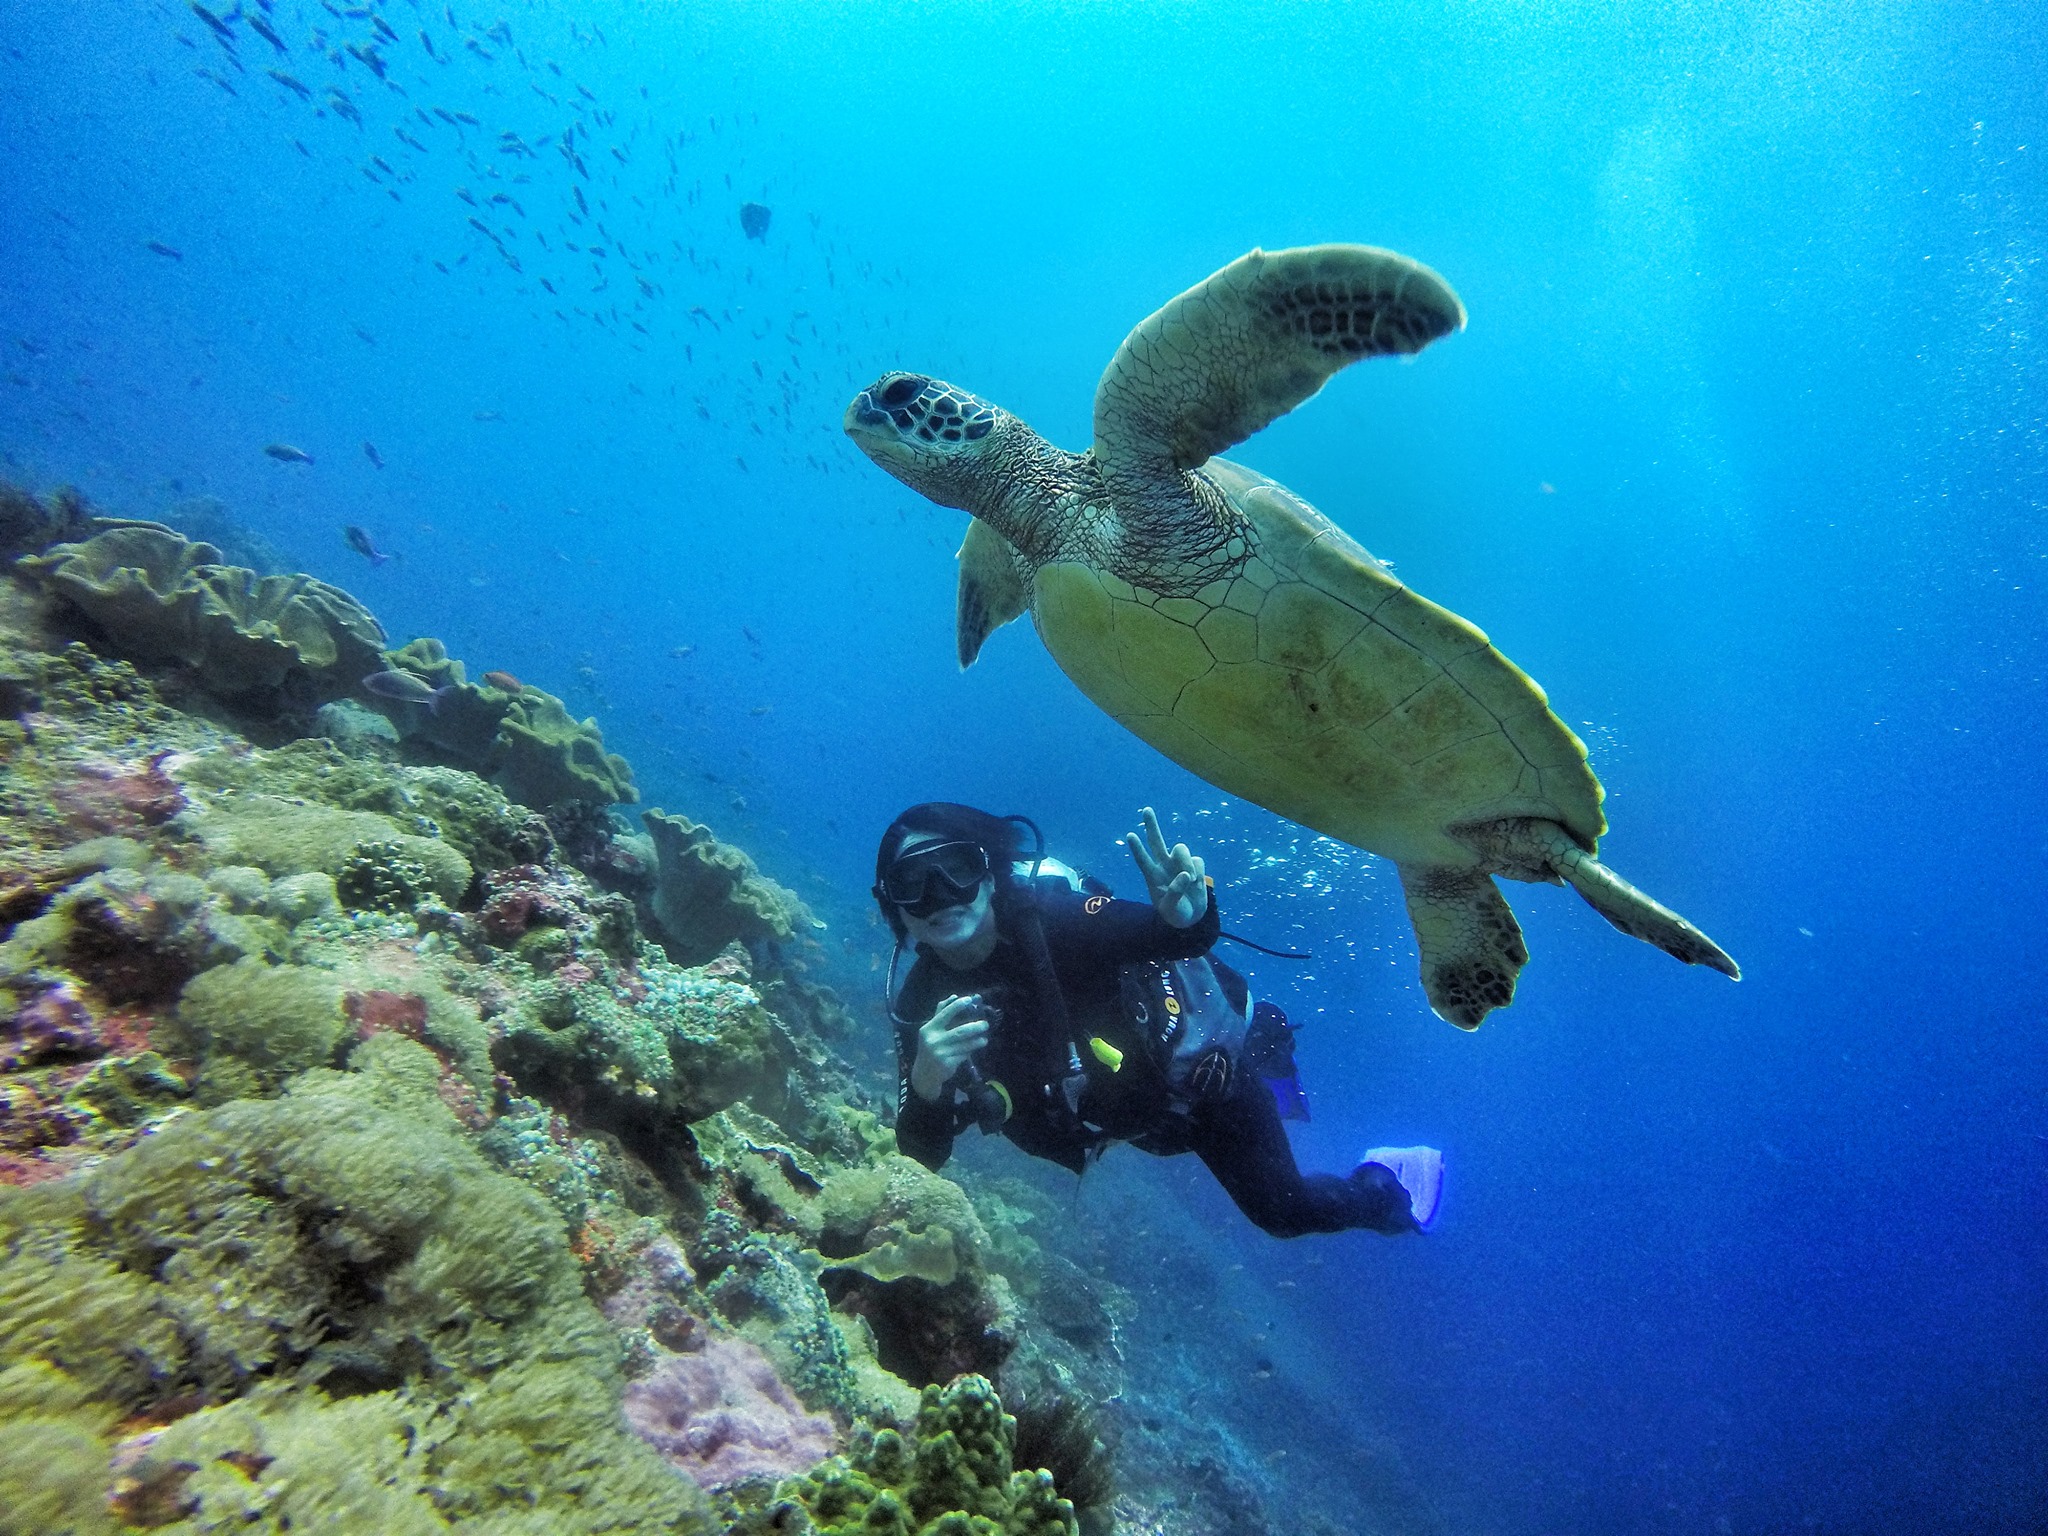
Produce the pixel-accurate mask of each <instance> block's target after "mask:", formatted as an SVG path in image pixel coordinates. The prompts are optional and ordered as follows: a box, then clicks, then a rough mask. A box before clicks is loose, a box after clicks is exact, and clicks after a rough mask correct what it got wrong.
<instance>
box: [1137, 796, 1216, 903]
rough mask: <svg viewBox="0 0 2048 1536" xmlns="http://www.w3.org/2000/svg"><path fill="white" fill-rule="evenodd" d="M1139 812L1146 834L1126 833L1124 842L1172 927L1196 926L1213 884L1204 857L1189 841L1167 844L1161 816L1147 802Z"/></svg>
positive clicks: (1153, 901)
mask: <svg viewBox="0 0 2048 1536" xmlns="http://www.w3.org/2000/svg"><path fill="white" fill-rule="evenodd" d="M1138 815H1139V816H1140V817H1141V818H1142V819H1143V821H1144V823H1145V829H1144V832H1143V834H1142V835H1141V834H1139V833H1137V832H1129V833H1126V834H1125V835H1124V846H1125V847H1126V848H1128V849H1130V850H1131V857H1132V858H1134V859H1136V860H1137V861H1138V869H1139V871H1140V873H1142V874H1143V875H1144V877H1145V888H1146V889H1147V890H1149V891H1150V892H1151V893H1152V905H1153V906H1155V907H1157V908H1158V909H1159V915H1160V916H1161V917H1162V918H1164V919H1165V920H1166V922H1167V924H1168V925H1169V926H1170V927H1174V928H1192V927H1193V926H1194V925H1195V924H1196V923H1199V922H1200V921H1201V920H1202V914H1203V913H1205V912H1207V911H1208V910H1209V887H1208V883H1207V881H1206V880H1205V879H1204V878H1203V877H1204V873H1205V872H1204V869H1203V866H1202V861H1201V860H1200V859H1198V858H1196V857H1195V856H1194V855H1193V854H1192V853H1189V852H1188V845H1187V844H1186V843H1175V844H1174V845H1173V846H1172V847H1171V848H1168V847H1167V846H1166V837H1165V834H1164V833H1162V832H1161V831H1160V830H1159V818H1158V816H1156V815H1155V814H1153V811H1152V807H1151V806H1149V805H1148V806H1146V807H1145V808H1144V809H1143V810H1142V811H1140V812H1139V813H1138Z"/></svg>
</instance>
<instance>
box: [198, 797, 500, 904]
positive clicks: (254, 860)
mask: <svg viewBox="0 0 2048 1536" xmlns="http://www.w3.org/2000/svg"><path fill="white" fill-rule="evenodd" d="M179 825H180V826H181V827H182V828H183V829H184V830H185V831H186V832H188V833H189V834H191V835H192V836H194V837H196V838H198V839H199V841H200V842H201V843H202V844H204V845H205V848H206V850H207V852H208V853H210V854H211V855H213V857H215V858H216V859H219V860H221V861H222V862H224V863H234V864H253V865H255V866H256V867H257V868H259V869H262V870H264V871H265V872H267V873H269V874H271V875H274V876H287V875H302V874H306V873H308V872H313V871H317V872H319V873H321V874H327V875H332V876H334V877H335V878H336V880H337V881H339V879H340V877H341V875H342V873H343V872H344V871H345V870H347V869H349V868H350V865H351V861H352V860H355V859H356V858H357V856H358V853H359V850H361V849H362V847H363V845H365V844H375V845H386V846H390V847H394V848H396V849H397V850H398V856H399V857H402V858H404V859H406V860H409V861H410V862H411V863H412V864H414V865H417V866H418V869H419V873H420V876H421V877H422V879H423V882H424V885H425V887H426V889H428V890H430V891H432V892H433V894H434V895H436V896H438V897H440V899H441V900H443V901H445V902H449V903H451V904H452V903H454V902H457V901H460V900H461V899H462V894H463V892H465V891H466V890H468V889H469V882H470V877H471V871H470V865H469V860H467V859H465V858H464V857H463V856H462V855H461V854H460V853H458V852H457V851H456V850H455V849H454V848H452V847H450V846H449V845H448V844H447V843H446V842H445V841H443V840H442V839H441V838H438V837H419V836H415V835H413V834H411V833H408V832H404V831H401V830H400V828H399V826H398V824H397V823H396V822H394V821H393V820H392V819H391V818H390V817H388V816H379V815H378V814H377V813H376V812H374V811H344V810H339V809H337V808H335V807H334V806H331V805H318V804H310V803H307V802H304V801H299V800H287V799H283V798H281V797H279V796H277V795H267V794H258V793H253V792H248V791H238V790H223V791H221V792H219V793H217V794H214V795H210V796H206V797H203V798H202V799H200V800H199V802H198V803H196V804H195V805H194V806H193V808H192V809H191V810H190V811H187V812H185V813H184V814H183V815H182V816H181V817H180V818H179Z"/></svg>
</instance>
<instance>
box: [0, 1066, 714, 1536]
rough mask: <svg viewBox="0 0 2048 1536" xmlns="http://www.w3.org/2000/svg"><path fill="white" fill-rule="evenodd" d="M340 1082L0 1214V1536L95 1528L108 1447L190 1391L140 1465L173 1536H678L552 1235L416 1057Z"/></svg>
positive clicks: (167, 1141)
mask: <svg viewBox="0 0 2048 1536" xmlns="http://www.w3.org/2000/svg"><path fill="white" fill-rule="evenodd" d="M351 1064H352V1067H354V1068H355V1070H351V1071H346V1072H339V1071H329V1070H315V1071H311V1072H308V1073H305V1074H303V1075H302V1076H300V1077H299V1078H298V1079H296V1080H295V1081H294V1082H293V1083H292V1084H291V1086H290V1087H289V1089H288V1090H287V1091H286V1092H285V1094H284V1095H283V1096H282V1097H280V1098H277V1099H270V1100H243V1101H238V1102H236V1103H232V1104H228V1105H224V1106H222V1107H220V1108H217V1109H213V1110H208V1111H202V1112H195V1113H191V1114H186V1115H183V1116H181V1117H178V1118H175V1119H173V1120H172V1121H170V1122H169V1123H168V1124H166V1125H165V1126H164V1127H162V1128H161V1129H160V1130H159V1131H158V1132H157V1133H156V1134H155V1135H153V1136H150V1137H148V1138H146V1139H144V1140H143V1141H141V1142H139V1143H137V1144H136V1145H135V1146H133V1147H132V1148H130V1149H129V1150H127V1151H125V1152H122V1153H120V1154H118V1155H116V1156H114V1157H111V1158H109V1159H108V1160H107V1161H105V1162H104V1163H102V1164H101V1165H100V1166H99V1167H97V1168H96V1169H94V1170H93V1171H92V1172H91V1173H90V1174H87V1175H85V1176H83V1177H79V1178H74V1179H71V1180H66V1181H62V1182H54V1183H49V1184H44V1185H40V1186H37V1187H35V1188H32V1189H28V1190H21V1191H8V1192H6V1193H5V1194H4V1195H0V1419H6V1420H8V1421H9V1422H8V1425H7V1429H6V1432H5V1434H4V1435H0V1509H14V1510H19V1509H22V1508H27V1507H39V1506H47V1507H49V1508H50V1509H51V1510H53V1511H55V1512H56V1515H57V1517H58V1518H59V1520H60V1522H61V1518H62V1517H63V1516H64V1515H65V1514H67V1513H68V1512H69V1511H72V1510H91V1509H93V1508H95V1507H97V1508H99V1509H101V1510H104V1508H105V1495H106V1492H107V1477H108V1471H107V1468H108V1457H109V1455H110V1454H111V1451H112V1445H111V1443H110V1432H109V1429H108V1426H109V1424H110V1423H111V1422H112V1421H113V1420H114V1419H115V1418H117V1417H123V1416H126V1415H130V1414H133V1413H136V1412H138V1411H142V1410H147V1409H150V1408H152V1407H154V1406H156V1405H160V1404H164V1403H166V1402H167V1401H169V1400H172V1399H176V1398H178V1397H180V1395H181V1394H187V1393H193V1392H198V1393H202V1394H204V1395H205V1396H206V1397H208V1398H210V1399H211V1400H212V1401H213V1402H214V1404H215V1405H216V1406H211V1407H207V1408H204V1409H202V1410H200V1411H199V1412H196V1413H189V1414H187V1415H186V1416H185V1417H182V1418H179V1419H178V1420H177V1422H176V1423H174V1424H172V1425H171V1426H170V1427H169V1428H168V1429H166V1430H165V1431H164V1432H163V1434H162V1436H161V1437H160V1438H159V1439H158V1440H157V1441H156V1442H155V1443H154V1444H152V1445H151V1446H149V1448H148V1452H147V1457H148V1461H149V1462H154V1463H157V1464H159V1465H160V1466H163V1467H167V1468H171V1469H173V1470H174V1469H175V1467H176V1466H177V1465H178V1464H179V1463H189V1464H190V1467H191V1471H190V1473H189V1477H188V1478H187V1480H186V1481H184V1482H183V1483H182V1484H181V1485H180V1487H179V1497H180V1498H181V1499H183V1500H185V1501H188V1502H190V1503H192V1504H194V1505H196V1507H194V1508H192V1509H191V1511H190V1513H189V1514H187V1515H186V1516H185V1517H184V1518H182V1519H176V1520H175V1522H172V1521H165V1522H161V1523H162V1524H163V1525H164V1528H166V1529H170V1530H176V1531H180V1532H186V1531H189V1532H195V1533H196V1532H199V1531H211V1530H224V1529H234V1530H247V1531H261V1532H276V1531H283V1530H287V1529H298V1530H303V1529H311V1528H314V1527H319V1528H322V1529H335V1530H391V1531H415V1530H417V1531H440V1530H443V1529H446V1528H447V1527H448V1525H449V1523H450V1522H453V1521H464V1522H468V1521H478V1522H482V1525H481V1527H480V1528H484V1529H497V1530H503V1531H507V1532H511V1531H533V1532H536V1533H538V1532H541V1531H548V1532H560V1533H568V1532H583V1531H593V1532H595V1531H632V1530H641V1531H648V1532H652V1531H656V1530H662V1531H675V1530H698V1529H701V1528H702V1510H703V1504H702V1500H701V1498H700V1497H699V1496H698V1495H697V1494H696V1491H695V1490H694V1488H692V1487H691V1486H690V1485H688V1484H687V1483H686V1482H684V1481H682V1480H680V1479H677V1478H676V1477H674V1476H673V1475H672V1474H671V1473H670V1472H669V1471H668V1470H667V1468H666V1467H665V1466H664V1465H663V1464H662V1463H661V1462H660V1460H659V1459H658V1458H657V1457H655V1456H654V1454H653V1453H652V1452H651V1451H649V1450H648V1449H647V1448H646V1447H645V1446H644V1445H642V1444H641V1443H640V1442H639V1441H638V1440H636V1439H634V1438H633V1437H632V1436H631V1435H630V1434H629V1433H628V1432H627V1431H626V1430H625V1429H624V1427H623V1425H622V1423H621V1421H620V1418H619V1401H620V1394H621V1392H622V1382H621V1378H620V1375H619V1368H618V1360H617V1344H616V1341H615V1339H614V1337H613V1335H612V1334H611V1332H610V1331H609V1329H608V1328H607V1327H606V1325H605V1324H604V1322H603V1320H602V1318H600V1317H599V1315H598V1313H597V1312H596V1310H595V1308H593V1307H592V1306H591V1304H590V1303H589V1302H588V1301H587V1300H586V1299H585V1298H584V1295H583V1291H582V1286H581V1281H580V1278H579V1274H578V1271H577V1267H576V1263H575V1260H574V1258H573V1257H572V1255H571V1254H570V1252H569V1249H568V1243H567V1234H566V1232H565V1231H564V1229H563V1226H562V1223H561V1221H560V1219H559V1218H558V1217H556V1216H555V1215H554V1213H553V1211H552V1210H551V1209H550V1207H549V1206H548V1205H547V1203H546V1202H545V1201H544V1200H542V1199H541V1197H540V1196H539V1195H537V1194H536V1193H534V1192H533V1191H532V1190H530V1189H528V1188H527V1187H526V1186H524V1185H523V1184H521V1183H520V1182H519V1181H518V1180H517V1179H514V1178H512V1177H511V1176H509V1175H506V1174H503V1173H500V1172H498V1171H496V1170H495V1169H493V1168H492V1167H491V1166H490V1165H489V1163H487V1162H486V1161H485V1160H484V1159H483V1158H482V1157H481V1156H480V1155H479V1154H478V1153H477V1152H476V1151H475V1150H474V1149H473V1148H472V1147H471V1146H470V1145H469V1144H468V1143H467V1142H466V1141H465V1140H464V1139H463V1138H462V1136H461V1134H460V1132H459V1129H458V1127H457V1123H456V1122H455V1120H454V1118H453V1116H452V1114H451V1113H450V1112H449V1111H448V1110H447V1109H446V1108H445V1107H444V1106H443V1105H442V1104H441V1102H440V1100H439V1098H438V1097H437V1096H436V1087H437V1085H438V1083H439V1081H440V1068H439V1064H438V1063H437V1062H436V1061H435V1060H434V1058H433V1056H432V1055H431V1054H430V1053H429V1052H428V1051H426V1050H425V1049H424V1048H422V1047H420V1046H418V1045H415V1044H413V1043H411V1042H410V1041H406V1040H403V1039H399V1038H397V1037H395V1036H391V1035H378V1036H376V1037H374V1038H372V1039H371V1040H369V1041H367V1042H365V1043H364V1044H363V1045H362V1046H360V1047H358V1048H357V1050H356V1052H355V1054H354V1056H353V1058H352V1063H351ZM95 1462H96V1464H97V1468H98V1479H99V1481H98V1495H99V1496H98V1499H97V1501H95V1500H94V1499H92V1498H87V1497H85V1496H84V1494H85V1493H89V1492H91V1491H93V1488H94V1482H93V1473H92V1468H93V1466H94V1464H95ZM52 1467H55V1468H56V1469H58V1471H59V1472H60V1473H61V1476H58V1477H56V1478H55V1479H54V1480H53V1478H52V1475H51V1471H50V1469H51V1468H52ZM252 1468H253V1469H255V1470H253V1471H252V1470H251V1469H252ZM145 1470H146V1466H145V1468H144V1469H135V1468H131V1469H130V1475H132V1476H142V1475H144V1471H145ZM259 1474H260V1475H259ZM47 1528H51V1529H61V1528H63V1526H62V1524H61V1523H58V1524H55V1525H51V1526H49V1527H47ZM76 1528H78V1529H81V1530H88V1529H93V1528H94V1527H93V1526H92V1525H91V1524H90V1523H84V1524H80V1525H78V1526H77V1527H76Z"/></svg>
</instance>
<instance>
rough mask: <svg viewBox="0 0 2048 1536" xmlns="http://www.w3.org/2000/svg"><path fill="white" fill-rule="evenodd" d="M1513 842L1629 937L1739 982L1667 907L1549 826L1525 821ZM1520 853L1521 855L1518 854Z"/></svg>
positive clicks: (1737, 970)
mask: <svg viewBox="0 0 2048 1536" xmlns="http://www.w3.org/2000/svg"><path fill="white" fill-rule="evenodd" d="M1513 839H1514V841H1515V842H1518V843H1520V842H1523V841H1524V840H1525V839H1526V840H1533V842H1534V843H1535V847H1534V849H1532V850H1528V851H1533V852H1534V853H1536V855H1537V858H1536V859H1535V860H1531V862H1536V863H1540V864H1541V865H1542V866H1544V867H1547V868H1548V869H1549V870H1550V872H1551V873H1552V874H1554V875H1556V876H1557V877H1558V878H1559V879H1562V880H1564V881H1565V882H1566V883H1567V884H1569V885H1570V886H1571V888H1572V889H1573V890H1575V891H1577V892H1578V893H1579V894H1580V895H1581V896H1583V897H1585V898H1586V904H1587V905H1588V906H1590V907H1591V908H1592V909H1593V910H1594V911H1595V912H1598V913H1599V914H1600V915H1601V916H1602V917H1604V918H1606V919H1607V921H1608V922H1610V923H1612V924H1614V926H1615V927H1617V928H1619V929H1620V930H1621V931H1622V932H1623V933H1625V934H1627V935H1629V936H1630V937H1631V938H1637V939H1641V940H1642V941H1643V942H1644V943H1645V944H1654V945H1656V946H1657V948H1659V949H1661V950H1663V951H1664V953H1665V954H1667V955H1670V956H1671V957H1673V958H1674V959H1677V960H1683V961H1684V962H1685V963H1686V964H1687V965H1704V966H1706V967H1707V968H1708V969H1709V970H1715V971H1719V972H1720V973H1721V974H1722V975H1723V976H1726V977H1729V978H1730V979H1732V980H1735V981H1740V980H1742V967H1741V966H1739V965H1737V964H1736V963H1735V962H1734V960H1733V959H1731V958H1730V957H1729V955H1728V952H1727V951H1726V950H1724V949H1722V948H1721V946H1720V945H1718V944H1716V943H1715V942H1714V941H1713V940H1712V939H1710V938H1708V937H1707V936H1706V935H1705V934H1704V933H1701V932H1700V931H1699V929H1697V928H1695V927H1693V925H1692V924H1691V923H1689V922H1687V921H1686V920H1685V919H1684V918H1682V917H1680V916H1679V915H1678V914H1677V913H1676V912H1674V911H1672V910H1671V909H1670V908H1669V907H1667V906H1664V905H1663V904H1662V903H1660V902H1656V901H1652V900H1651V899H1650V898H1649V897H1648V896H1646V895H1644V894H1643V893H1642V892H1641V891H1639V890H1637V889H1636V888H1635V887H1634V886H1632V885H1630V884H1629V883H1628V882H1627V881H1626V880H1624V879H1622V878H1621V876H1619V875H1617V874H1616V873H1615V872H1614V871H1613V870H1611V869H1609V868H1608V867H1607V866H1606V865H1605V864H1602V863H1601V862H1600V861H1599V860H1598V859H1596V858H1594V857H1593V855H1592V854H1590V853H1588V852H1586V850H1585V849H1583V848H1581V847H1580V846H1579V845H1578V844H1577V843H1575V842H1573V841H1572V840H1571V838H1570V837H1569V836H1567V835H1566V833H1565V830H1564V828H1562V827H1560V826H1558V825H1557V823H1555V822H1551V821H1530V822H1524V823H1522V824H1521V825H1520V826H1519V827H1517V828H1516V829H1515V832H1514V834H1513ZM1518 851H1520V850H1518Z"/></svg>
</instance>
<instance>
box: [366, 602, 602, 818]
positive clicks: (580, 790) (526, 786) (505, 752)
mask: <svg viewBox="0 0 2048 1536" xmlns="http://www.w3.org/2000/svg"><path fill="white" fill-rule="evenodd" d="M384 664H385V666H386V667H388V668H389V669H390V670H392V671H398V672H409V673H411V674H412V675H413V676H415V677H417V678H419V679H420V680H421V681H423V682H425V683H428V684H430V685H432V686H433V687H435V688H437V689H445V690H447V691H446V692H444V693H442V694H441V695H440V697H439V699H438V700H437V701H436V703H435V705H434V707H433V708H432V709H431V710H430V709H427V708H425V707H424V706H422V705H417V704H407V703H404V702H399V701H392V700H380V701H379V703H380V704H381V705H382V706H383V708H384V712H385V715H386V718H388V719H389V720H390V721H391V723H392V724H393V725H395V726H396V727H397V728H398V731H399V735H400V737H401V739H402V740H403V741H404V742H405V743H406V744H407V745H409V746H415V747H424V748H426V749H427V750H429V751H430V752H432V753H434V754H437V755H439V756H441V757H443V758H445V759H447V760H449V761H452V762H453V763H455V764H456V765H457V766H459V767H463V768H468V769H470V770H472V771H473V772H475V773H478V774H481V775H482V776H483V777H484V778H487V779H489V780H490V781H491V782H492V783H493V784H495V785H497V786H498V788H500V789H502V790H503V791H504V792H505V793H506V794H508V795H510V796H511V797H512V798H513V799H514V800H517V801H518V802H520V804H522V805H530V806H532V807H534V808H535V809H536V810H545V809H547V808H548V807H549V806H551V805H558V804H561V803H563V802H565V801H582V802H585V803H587V804H591V805H612V804H616V803H619V802H622V801H633V800H637V799H639V798H640V795H639V791H638V790H636V789H635V788H634V787H633V769H632V766H631V765H630V764H628V763H627V761H626V760H625V759H624V758H623V757H620V756H619V755H618V754H617V753H615V752H607V751H606V750H605V748H604V733H603V732H602V731H601V730H599V729H598V726H597V722H596V721H595V720H578V719H577V718H576V717H575V716H574V715H572V714H570V713H569V709H568V706H567V705H565V704H564V703H563V702H562V701H561V700H560V699H558V698H556V697H555V696H554V695H553V694H551V693H549V692H548V691H547V690H546V689H543V688H535V687H532V686H531V685H522V686H521V687H519V688H518V689H517V690H516V691H515V690H512V689H509V688H496V687H492V686H491V685H489V684H487V683H472V682H470V681H468V679H467V676H466V674H465V672H464V670H463V666H462V663H461V662H459V661H457V660H456V659H455V658H454V657H452V656H450V655H449V654H448V650H447V647H445V646H443V645H442V644H441V642H440V641H438V640H435V639H431V638H428V639H420V640H414V641H412V642H411V643H410V644H408V645H405V646H402V647H400V648H399V649H398V650H395V651H392V652H390V653H388V654H387V655H386V656H385V657H384Z"/></svg>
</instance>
